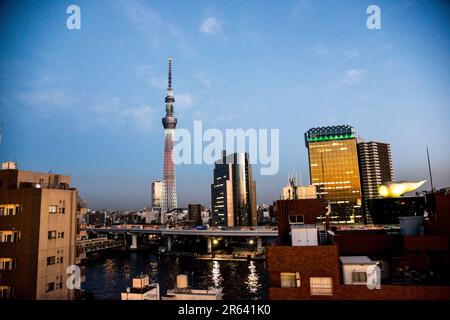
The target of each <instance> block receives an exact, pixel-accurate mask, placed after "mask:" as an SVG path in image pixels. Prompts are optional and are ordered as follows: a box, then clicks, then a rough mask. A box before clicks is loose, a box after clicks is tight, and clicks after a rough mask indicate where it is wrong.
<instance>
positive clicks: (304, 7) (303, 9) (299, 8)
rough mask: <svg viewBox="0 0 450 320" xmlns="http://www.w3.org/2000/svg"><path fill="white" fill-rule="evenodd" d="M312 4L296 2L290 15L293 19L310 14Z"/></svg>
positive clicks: (309, 2)
mask: <svg viewBox="0 0 450 320" xmlns="http://www.w3.org/2000/svg"><path fill="white" fill-rule="evenodd" d="M311 8H312V4H311V1H309V0H298V1H296V2H295V3H294V7H293V9H292V15H293V16H294V17H299V16H302V15H305V14H309V13H310V12H311Z"/></svg>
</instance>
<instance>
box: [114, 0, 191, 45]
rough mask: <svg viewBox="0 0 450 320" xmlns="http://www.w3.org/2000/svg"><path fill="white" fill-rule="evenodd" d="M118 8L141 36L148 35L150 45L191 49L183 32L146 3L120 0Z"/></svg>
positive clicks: (136, 0) (138, 0) (168, 18)
mask: <svg viewBox="0 0 450 320" xmlns="http://www.w3.org/2000/svg"><path fill="white" fill-rule="evenodd" d="M118 10H120V11H121V14H123V16H124V17H125V18H126V19H127V20H128V21H129V22H130V23H131V24H132V25H133V26H134V27H135V28H136V29H137V30H138V31H139V32H141V34H142V36H143V37H146V38H147V37H149V40H150V43H151V45H152V46H154V47H157V48H160V47H164V46H167V47H170V46H172V45H173V44H175V45H177V46H178V47H179V48H180V49H183V50H184V51H185V52H187V53H190V51H191V50H192V49H191V46H190V45H189V41H187V40H186V37H185V35H184V34H183V32H182V31H181V30H180V29H179V28H178V27H177V26H176V25H175V24H173V23H171V22H170V21H171V20H170V17H164V16H161V15H160V14H159V13H158V12H156V11H155V10H153V9H152V8H151V7H150V6H148V4H147V3H145V2H143V1H140V0H127V1H122V2H120V3H119V6H118Z"/></svg>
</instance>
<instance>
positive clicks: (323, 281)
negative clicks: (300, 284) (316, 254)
mask: <svg viewBox="0 0 450 320" xmlns="http://www.w3.org/2000/svg"><path fill="white" fill-rule="evenodd" d="M309 284H310V287H311V295H312V296H331V295H333V279H331V277H311V278H309Z"/></svg>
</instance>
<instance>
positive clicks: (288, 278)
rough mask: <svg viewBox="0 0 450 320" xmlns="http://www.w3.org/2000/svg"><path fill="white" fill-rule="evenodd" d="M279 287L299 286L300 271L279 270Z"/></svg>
mask: <svg viewBox="0 0 450 320" xmlns="http://www.w3.org/2000/svg"><path fill="white" fill-rule="evenodd" d="M280 279H281V287H282V288H299V287H300V273H299V272H281V274H280Z"/></svg>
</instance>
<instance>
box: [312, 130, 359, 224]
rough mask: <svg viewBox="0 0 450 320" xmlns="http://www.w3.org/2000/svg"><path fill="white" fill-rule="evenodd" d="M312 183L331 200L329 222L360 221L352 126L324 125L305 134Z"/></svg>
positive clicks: (321, 196) (355, 154)
mask: <svg viewBox="0 0 450 320" xmlns="http://www.w3.org/2000/svg"><path fill="white" fill-rule="evenodd" d="M305 142H306V146H307V148H308V154H309V170H310V180H311V184H312V185H315V186H316V187H317V195H318V197H320V198H325V199H327V200H329V201H330V202H331V208H332V212H331V217H330V222H332V223H361V222H363V219H362V213H361V185H360V177H359V167H358V154H357V146H356V138H355V133H354V129H353V128H352V127H350V126H337V127H324V128H315V129H311V130H309V131H308V132H307V133H306V134H305Z"/></svg>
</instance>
